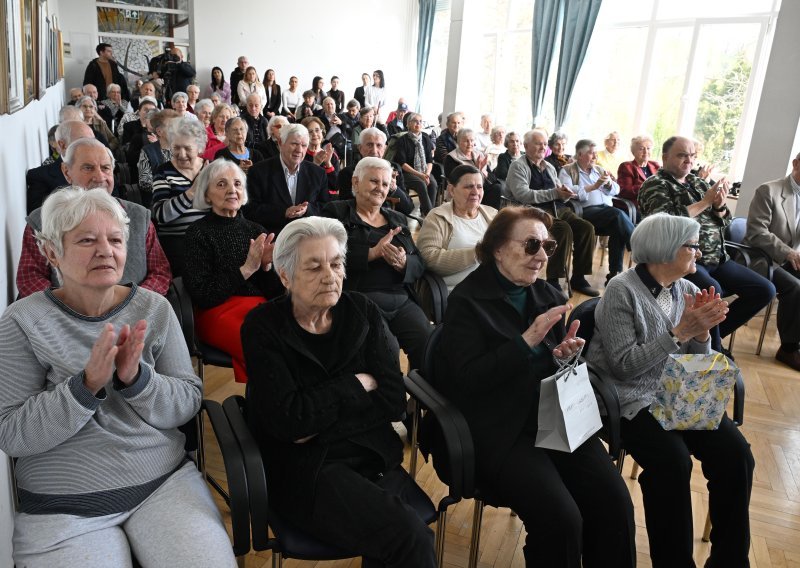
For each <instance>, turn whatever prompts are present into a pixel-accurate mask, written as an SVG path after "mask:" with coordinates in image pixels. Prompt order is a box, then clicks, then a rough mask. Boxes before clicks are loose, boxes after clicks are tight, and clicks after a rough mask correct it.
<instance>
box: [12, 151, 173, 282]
mask: <svg viewBox="0 0 800 568" xmlns="http://www.w3.org/2000/svg"><path fill="white" fill-rule="evenodd" d="M63 160H64V162H63V163H62V164H61V169H62V171H63V173H64V177H65V179H66V180H67V183H68V184H71V185H74V186H77V187H82V188H84V189H95V188H100V189H104V190H105V191H106V192H108V194H109V195H110V194H111V192H112V191H113V190H114V156H113V155H112V154H111V151H110V150H109V149H108V148H106V147H105V146H103V144H102V143H100V142H99V141H98V140H95V139H94V138H90V137H82V138H78V139H77V140H75V141H73V142H72V143H71V144H70V145H69V146H68V147H67V150H66V151H65V152H64V156H63ZM118 201H119V203H120V205H122V207H123V209H124V210H125V212H126V214H127V216H128V218H129V219H130V221H129V232H130V237H129V238H128V243H129V246H130V247H131V248H130V250H129V251H128V261H127V262H126V263H125V270H124V272H123V274H122V280H121V282H122V283H129V282H133V283H134V284H138V285H139V286H141V287H142V288H147V289H149V290H153V291H154V292H158V293H159V294H166V292H167V288H169V284H170V281H171V280H172V274H171V272H170V264H169V262H168V261H167V258H166V257H165V255H164V251H163V250H162V248H161V245H160V243H159V240H158V238H157V237H156V230H155V227H154V226H153V223H152V222H151V221H150V212H149V211H148V210H147V209H145V208H144V207H142V206H141V205H138V204H136V203H131V202H129V201H123V200H118ZM26 221H27V225H26V226H25V231H24V232H23V235H22V252H21V254H20V259H19V268H18V269H17V289H18V290H19V295H20V297H23V298H24V297H25V296H30V295H31V294H33V293H34V292H40V291H42V290H47V289H48V288H49V287H50V286H52V285H55V286H57V285H58V284H59V280H60V278H59V275H58V273H57V271H55V270H54V269H53V267H52V265H51V264H50V263H48V260H47V258H46V257H45V256H44V254H43V253H42V251H41V250H40V249H39V247H38V246H37V243H36V233H37V232H38V231H41V230H42V210H41V208H39V209H35V210H34V211H32V212H31V213H30V215H28V217H27V218H26Z"/></svg>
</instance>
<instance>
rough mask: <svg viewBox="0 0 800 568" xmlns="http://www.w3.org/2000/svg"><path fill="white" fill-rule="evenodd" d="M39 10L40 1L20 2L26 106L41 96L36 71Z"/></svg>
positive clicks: (23, 89) (26, 0)
mask: <svg viewBox="0 0 800 568" xmlns="http://www.w3.org/2000/svg"><path fill="white" fill-rule="evenodd" d="M38 8H39V0H20V17H21V18H22V73H23V84H22V92H23V94H24V96H25V104H28V103H29V102H31V101H32V100H33V99H34V98H36V96H37V95H38V94H39V85H38V79H39V77H38V74H37V69H36V64H37V60H36V55H37V54H36V52H37V47H38V45H37V43H36V24H37V19H38Z"/></svg>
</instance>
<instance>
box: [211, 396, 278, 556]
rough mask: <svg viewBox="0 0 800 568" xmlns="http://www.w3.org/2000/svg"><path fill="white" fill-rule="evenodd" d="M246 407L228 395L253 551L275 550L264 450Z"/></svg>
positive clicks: (240, 399) (227, 411)
mask: <svg viewBox="0 0 800 568" xmlns="http://www.w3.org/2000/svg"><path fill="white" fill-rule="evenodd" d="M245 405H246V402H245V399H244V397H242V396H239V395H233V396H229V397H228V398H227V399H225V402H223V403H222V406H223V408H224V409H225V415H226V416H227V419H228V422H229V423H230V427H231V430H232V431H233V434H234V436H235V437H236V440H237V442H238V443H239V448H240V449H241V452H242V459H243V461H244V468H245V471H246V474H247V489H248V494H249V498H250V499H249V504H250V524H251V526H252V538H253V549H254V550H269V549H272V548H273V546H274V544H275V540H274V539H270V538H269V499H268V493H267V476H266V472H265V471H264V461H263V458H262V457H261V450H260V449H259V447H258V444H257V443H256V440H255V438H253V434H252V433H251V432H250V428H249V427H248V426H247V421H246V420H245V414H244V410H245Z"/></svg>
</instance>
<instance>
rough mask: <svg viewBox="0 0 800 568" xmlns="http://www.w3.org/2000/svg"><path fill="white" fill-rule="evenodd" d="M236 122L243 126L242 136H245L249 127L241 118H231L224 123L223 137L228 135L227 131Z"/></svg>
mask: <svg viewBox="0 0 800 568" xmlns="http://www.w3.org/2000/svg"><path fill="white" fill-rule="evenodd" d="M237 122H241V123H242V124H244V134H245V136H247V132H248V130H250V126H248V124H247V121H246V120H245V119H243V118H242V117H241V116H232V117H230V118H229V119H228V120H226V121H225V135H226V136H227V135H228V129H229V128H231V127H233V125H234V124H236V123H237Z"/></svg>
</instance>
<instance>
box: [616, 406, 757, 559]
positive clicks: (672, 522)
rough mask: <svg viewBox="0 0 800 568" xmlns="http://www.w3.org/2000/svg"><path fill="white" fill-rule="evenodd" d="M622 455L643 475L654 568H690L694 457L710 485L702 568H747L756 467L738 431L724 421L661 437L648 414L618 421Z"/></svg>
mask: <svg viewBox="0 0 800 568" xmlns="http://www.w3.org/2000/svg"><path fill="white" fill-rule="evenodd" d="M622 439H623V440H624V443H625V449H626V450H627V451H628V453H630V454H631V455H632V456H633V459H635V460H636V463H638V464H639V465H640V466H641V467H642V472H641V473H640V474H639V484H640V485H641V487H642V495H643V497H644V516H645V519H646V520H647V537H648V539H649V540H650V558H651V559H652V561H653V567H654V568H693V567H694V566H695V563H694V560H693V559H692V545H693V538H694V533H693V529H692V500H691V491H690V481H691V477H692V460H691V456H694V457H696V458H697V459H698V460H700V463H701V464H702V467H703V475H704V476H705V478H706V479H707V480H708V504H709V510H710V513H711V556H710V558H709V560H708V562H707V563H706V566H707V567H715V568H716V567H724V568H739V567H746V566H749V565H750V564H749V561H748V559H747V555H748V552H749V550H750V517H749V506H750V490H751V488H752V485H753V468H754V467H755V461H754V460H753V454H752V453H751V452H750V444H748V443H747V440H745V438H744V436H743V435H742V433H741V432H740V431H739V429H738V428H737V427H736V425H735V424H734V423H733V421H731V419H730V418H728V416H727V414H726V415H724V416H723V418H722V423H721V424H720V425H719V428H718V429H717V430H684V431H677V430H672V431H666V430H664V429H663V428H661V425H660V424H659V423H658V422H657V421H656V419H655V418H653V415H652V414H650V412H649V411H648V409H647V408H644V409H642V410H640V411H639V413H638V414H637V415H636V416H634V417H633V419H632V420H628V419H625V418H623V419H622Z"/></svg>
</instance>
